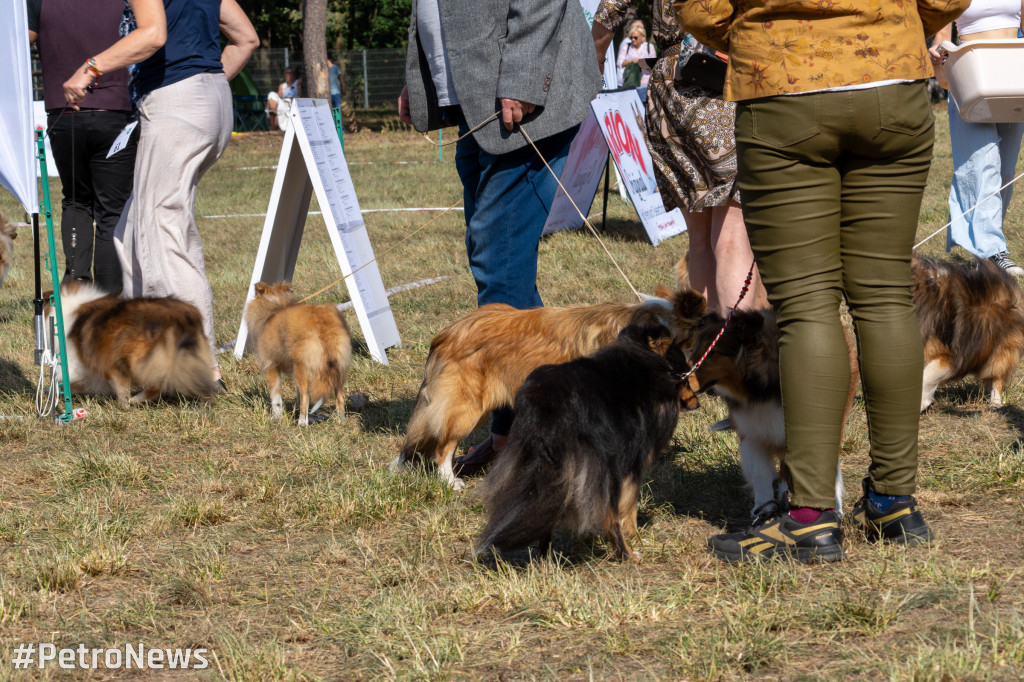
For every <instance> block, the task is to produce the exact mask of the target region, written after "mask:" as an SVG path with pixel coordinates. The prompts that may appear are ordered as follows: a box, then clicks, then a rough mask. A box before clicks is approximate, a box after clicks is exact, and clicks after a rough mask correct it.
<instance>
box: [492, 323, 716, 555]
mask: <svg viewBox="0 0 1024 682" xmlns="http://www.w3.org/2000/svg"><path fill="white" fill-rule="evenodd" d="M688 369H689V365H688V364H687V362H686V357H685V355H684V354H683V350H682V347H681V345H680V344H679V342H678V341H676V339H675V338H674V336H673V334H672V332H671V331H670V330H669V328H668V327H666V326H664V325H660V324H655V325H652V324H644V325H633V324H631V325H629V326H628V327H626V328H625V329H623V330H622V332H621V333H620V334H619V336H618V339H617V340H616V341H615V342H614V343H612V344H611V345H609V346H606V347H604V348H602V349H600V350H598V351H597V352H595V353H594V354H593V355H591V356H589V357H584V358H579V359H577V360H573V361H571V362H567V363H565V364H561V365H546V366H543V367H539V368H538V369H536V370H534V371H533V372H531V373H530V375H529V376H528V377H527V378H526V381H525V383H523V385H522V387H521V388H520V389H519V392H518V393H517V394H516V399H515V412H516V418H515V421H514V422H513V424H512V431H511V433H510V434H509V439H508V444H507V445H506V446H505V447H504V448H503V449H502V451H501V456H500V457H497V458H496V459H495V463H494V465H493V466H492V468H491V471H490V473H489V474H488V475H487V478H486V479H485V480H484V483H483V490H484V492H483V496H484V500H485V506H486V508H487V513H488V519H487V525H486V527H485V528H484V530H483V533H482V534H481V536H480V540H479V543H478V545H477V549H476V553H477V555H478V556H479V555H481V554H483V553H485V552H487V551H488V550H489V549H490V548H491V547H495V548H497V549H499V550H512V549H516V548H519V547H524V546H526V545H530V544H532V543H534V542H540V549H541V552H542V553H546V552H547V551H548V550H549V549H550V544H551V535H552V533H553V532H554V531H555V530H568V531H572V532H575V533H578V534H582V533H587V532H591V531H595V530H599V531H600V532H601V534H602V535H603V536H604V537H605V539H606V540H607V541H608V542H609V543H610V544H611V546H612V549H613V551H614V553H615V555H616V556H617V557H618V558H619V559H620V560H626V559H632V558H636V556H635V555H634V554H633V553H632V552H630V550H629V548H628V547H627V546H626V542H625V539H626V538H629V537H632V536H634V535H636V532H637V522H636V512H637V501H638V497H639V492H640V485H641V484H642V483H643V475H644V470H645V469H646V468H647V467H648V466H649V465H650V463H651V461H652V460H653V459H654V456H655V455H656V454H657V453H658V452H660V451H661V450H663V449H664V448H665V446H666V445H668V443H669V440H670V439H671V438H672V433H673V432H674V431H675V428H676V421H677V420H678V418H679V410H680V406H681V405H684V406H686V407H688V408H689V409H693V408H695V407H697V402H696V395H695V393H694V389H695V388H697V386H696V384H695V383H693V377H692V376H691V377H689V378H687V379H685V380H684V379H682V375H683V374H684V373H685V372H686V371H687V370H688Z"/></svg>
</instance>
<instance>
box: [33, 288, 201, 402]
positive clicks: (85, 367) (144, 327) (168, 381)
mask: <svg viewBox="0 0 1024 682" xmlns="http://www.w3.org/2000/svg"><path fill="white" fill-rule="evenodd" d="M45 298H46V299H47V300H49V299H50V296H49V295H47V296H46V297H45ZM61 309H62V311H63V313H64V333H65V336H66V341H67V343H66V345H67V361H68V374H69V376H68V379H69V382H70V384H71V390H72V391H74V392H78V393H96V394H110V393H114V394H115V395H117V399H118V401H119V402H120V403H121V404H122V405H124V406H127V405H129V404H130V403H139V402H146V401H150V400H153V399H155V398H157V397H159V396H160V395H161V394H167V395H171V394H181V395H186V396H199V397H202V398H204V399H207V400H208V399H210V398H212V397H213V394H214V390H215V382H214V378H213V376H214V375H213V351H212V350H211V349H210V342H209V341H208V340H207V338H206V334H204V333H203V321H202V318H201V316H200V315H199V311H198V310H197V309H196V307H195V306H194V305H192V304H191V303H185V302H184V301H179V300H178V299H176V298H170V297H168V298H120V297H117V296H113V295H109V294H107V292H105V291H103V290H102V289H100V288H98V287H96V286H94V285H92V284H80V283H77V282H74V283H69V284H65V285H64V286H63V287H61ZM46 314H47V317H48V318H53V317H55V312H54V307H53V306H50V305H48V306H47V311H46ZM132 386H139V387H141V389H142V390H141V391H140V392H139V393H137V394H136V395H134V396H132V395H131V389H132Z"/></svg>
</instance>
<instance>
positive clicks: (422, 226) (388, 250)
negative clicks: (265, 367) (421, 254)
mask: <svg viewBox="0 0 1024 682" xmlns="http://www.w3.org/2000/svg"><path fill="white" fill-rule="evenodd" d="M461 203H462V199H459V200H458V201H456V202H455V203H454V204H452V205H451V206H449V207H448V208H446V209H445V210H443V211H442V212H441V213H438V214H437V215H436V216H434V217H433V218H431V219H430V220H428V221H427V222H425V223H424V224H422V225H420V226H419V227H417V228H416V229H415V230H413V231H412V232H411V233H409V236H407V237H406V238H405V239H403V240H402V241H400V242H398V243H397V244H395V245H394V246H392V247H391V248H390V249H387V250H386V251H383V252H382V253H381V254H380V255H379V256H374V257H373V258H372V259H371V260H369V261H367V262H365V263H363V264H362V265H360V266H359V267H358V268H356V269H355V270H353V271H352V272H350V273H349V274H347V275H342V276H341V277H339V278H338V279H336V280H334V281H333V282H331V283H330V284H328V285H327V286H325V287H323V288H322V289H318V290H317V291H315V292H313V293H312V294H310V295H309V296H306V297H305V298H303V299H301V300H300V301H299V303H305V302H306V301H308V300H310V299H311V298H315V297H316V296H319V295H320V294H322V293H324V292H325V291H327V290H328V289H330V288H331V287H333V286H335V285H336V284H338V283H340V282H343V281H345V278H346V277H351V276H352V275H354V274H356V273H357V272H359V271H360V270H362V269H363V268H365V267H366V266H368V265H370V264H371V263H374V262H376V261H377V260H378V259H379V258H382V257H383V256H386V255H388V254H389V253H391V252H392V251H394V250H395V249H397V248H398V247H399V246H401V245H402V244H404V243H406V242H407V241H409V240H410V239H412V238H413V237H415V236H416V233H418V232H422V231H423V230H425V229H427V227H429V226H430V225H431V224H432V223H434V222H436V221H438V220H440V219H441V218H442V217H443V216H444V214H445V213H448V212H449V211H452V210H454V209H455V207H457V206H458V205H459V204H461Z"/></svg>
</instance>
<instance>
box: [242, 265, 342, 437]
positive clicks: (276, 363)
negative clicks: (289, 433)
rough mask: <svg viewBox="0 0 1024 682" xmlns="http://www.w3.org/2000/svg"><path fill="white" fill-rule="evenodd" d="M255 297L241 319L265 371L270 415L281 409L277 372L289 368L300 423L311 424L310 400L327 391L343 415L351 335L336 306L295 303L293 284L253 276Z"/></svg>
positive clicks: (323, 394)
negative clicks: (268, 390) (243, 319)
mask: <svg viewBox="0 0 1024 682" xmlns="http://www.w3.org/2000/svg"><path fill="white" fill-rule="evenodd" d="M255 292H256V297H255V298H253V299H252V300H251V301H249V303H248V304H247V305H246V307H245V323H246V324H247V325H248V327H249V331H250V332H251V333H252V335H253V340H254V342H255V344H256V360H257V362H259V364H260V367H261V368H262V369H263V371H264V372H266V375H267V384H268V385H269V387H270V409H271V415H272V416H273V418H274V419H280V418H281V416H282V415H283V413H284V401H283V400H282V397H281V374H282V373H286V372H291V373H292V374H293V375H294V377H295V388H296V390H297V391H298V398H299V399H298V403H299V425H300V426H308V425H309V405H310V401H312V402H314V403H315V402H317V401H319V400H321V399H322V398H325V397H327V396H328V395H333V396H334V399H335V410H336V414H337V415H338V416H339V417H341V418H342V419H344V418H345V394H344V393H343V391H342V389H343V387H344V385H345V377H346V376H348V369H349V366H350V365H351V364H352V337H351V336H350V335H349V331H348V325H346V324H345V318H344V317H343V316H342V314H341V312H339V311H338V309H337V308H336V307H335V306H333V305H330V304H324V305H308V304H303V303H297V302H296V301H295V299H294V297H293V295H292V287H291V284H288V283H287V282H279V283H277V284H265V283H263V282H257V283H256V285H255Z"/></svg>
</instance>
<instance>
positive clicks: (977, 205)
mask: <svg viewBox="0 0 1024 682" xmlns="http://www.w3.org/2000/svg"><path fill="white" fill-rule="evenodd" d="M1021 178H1024V173H1021V174H1020V175H1018V176H1017V177H1015V178H1014V179H1013V180H1010V181H1009V182H1008V183H1006V184H1005V185H1003V186H1002V187H1000V188H999V189H997V190H996V191H995V192H992V193H991V194H989V195H988V196H987V197H985V198H984V199H982V200H981V201H979V202H978V203H976V204H974V206H971V207H970V208H969V209H967V210H966V211H964V212H963V213H961V214H960V217H961V218H963V217H965V216H966V215H967V214H968V213H971V212H972V211H974V209H976V208H978V207H979V206H981V205H982V204H983V203H985V202H986V201H988V200H989V199H991V198H992V197H994V196H995V195H997V194H999V193H1000V192H1002V191H1003V190H1004V189H1006V188H1007V187H1009V186H1010V185H1012V184H1013V183H1015V182H1017V181H1018V180H1020V179H1021ZM953 220H955V218H954V219H952V220H950V221H949V222H948V223H946V224H945V225H943V226H942V227H940V228H939V229H937V230H935V231H934V232H932V233H931V234H930V235H928V236H927V237H925V238H924V239H922V240H921V241H919V242H918V243H917V244H914V250H916V249H917V247H919V246H921V245H922V244H924V243H925V242H926V241H928V240H929V239H931V238H932V237H934V236H935V235H937V234H939V233H940V232H942V231H943V230H945V229H946V228H948V227H949V226H950V225H952V224H953Z"/></svg>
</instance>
